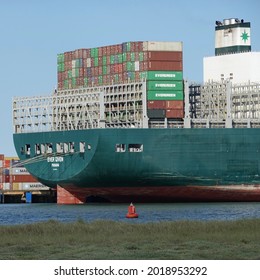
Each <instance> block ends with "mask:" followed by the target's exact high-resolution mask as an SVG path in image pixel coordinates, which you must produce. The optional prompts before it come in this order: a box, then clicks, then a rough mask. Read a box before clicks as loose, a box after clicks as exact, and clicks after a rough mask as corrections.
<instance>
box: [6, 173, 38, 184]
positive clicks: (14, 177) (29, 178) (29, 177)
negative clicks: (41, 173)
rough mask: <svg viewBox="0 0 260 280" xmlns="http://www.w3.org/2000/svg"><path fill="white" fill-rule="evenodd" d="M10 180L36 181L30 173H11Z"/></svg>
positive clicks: (20, 181) (16, 181) (19, 181)
mask: <svg viewBox="0 0 260 280" xmlns="http://www.w3.org/2000/svg"><path fill="white" fill-rule="evenodd" d="M11 181H12V182H13V183H23V182H25V183H26V182H37V180H36V179H35V178H34V177H33V176H32V175H11Z"/></svg>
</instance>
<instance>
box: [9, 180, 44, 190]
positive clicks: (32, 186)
mask: <svg viewBox="0 0 260 280" xmlns="http://www.w3.org/2000/svg"><path fill="white" fill-rule="evenodd" d="M12 185H13V187H12V189H13V190H15V191H21V190H30V191H33V190H49V187H47V186H45V185H43V184H41V183H32V182H23V183H13V184H12Z"/></svg>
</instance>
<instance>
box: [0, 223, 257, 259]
mask: <svg viewBox="0 0 260 280" xmlns="http://www.w3.org/2000/svg"><path fill="white" fill-rule="evenodd" d="M0 236H1V249H0V259H2V260H10V259H23V260H30V259H41V260H45V259H48V260H52V259H58V260H66V259H77V260H85V259H92V260H97V259H102V260H103V259H104V260H105V259H111V260H116V259H127V260H130V259H136V260H141V259H161V260H162V259H169V260H171V259H175V260H185V259H187V260H217V259H222V260H230V259H231V260H239V259H242V260H252V259H260V219H254V220H239V221H213V222H193V221H178V222H160V223H148V224H130V223H123V222H113V221H95V222H91V223H86V222H83V221H77V222H75V223H67V224H65V223H60V222H57V221H52V220H51V221H48V222H42V223H37V224H30V225H19V226H18V225H16V226H0Z"/></svg>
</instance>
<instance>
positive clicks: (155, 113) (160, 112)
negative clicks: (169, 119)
mask: <svg viewBox="0 0 260 280" xmlns="http://www.w3.org/2000/svg"><path fill="white" fill-rule="evenodd" d="M147 116H148V118H151V119H161V118H165V116H166V114H165V110H164V109H147Z"/></svg>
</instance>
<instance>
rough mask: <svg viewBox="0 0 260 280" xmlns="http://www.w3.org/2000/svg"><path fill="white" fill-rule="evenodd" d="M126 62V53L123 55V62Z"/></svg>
mask: <svg viewBox="0 0 260 280" xmlns="http://www.w3.org/2000/svg"><path fill="white" fill-rule="evenodd" d="M126 60H127V55H126V53H122V61H123V62H126Z"/></svg>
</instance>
